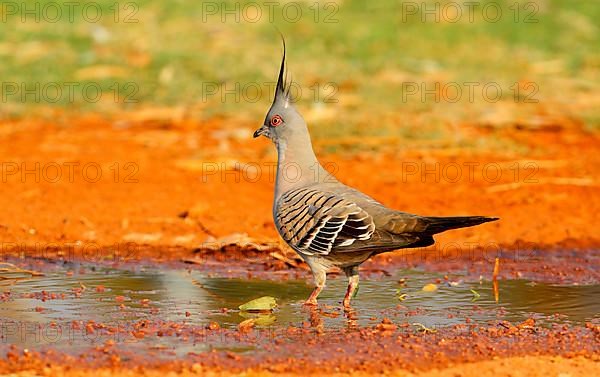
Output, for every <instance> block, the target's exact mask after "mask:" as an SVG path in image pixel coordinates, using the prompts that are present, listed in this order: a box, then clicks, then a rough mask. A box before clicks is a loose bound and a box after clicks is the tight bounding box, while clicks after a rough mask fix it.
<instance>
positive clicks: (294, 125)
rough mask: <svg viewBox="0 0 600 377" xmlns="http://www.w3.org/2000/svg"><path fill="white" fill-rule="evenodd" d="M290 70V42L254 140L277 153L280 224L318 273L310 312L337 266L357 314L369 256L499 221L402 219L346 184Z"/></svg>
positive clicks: (283, 233)
mask: <svg viewBox="0 0 600 377" xmlns="http://www.w3.org/2000/svg"><path fill="white" fill-rule="evenodd" d="M284 71H285V41H284V42H283V58H282V61H281V66H280V68H279V77H278V79H277V86H276V88H275V97H274V100H273V104H272V105H271V108H270V109H269V112H268V113H267V116H266V118H265V121H264V123H263V125H262V126H261V127H260V128H259V129H257V130H256V131H255V132H254V137H255V138H257V137H259V136H265V137H267V138H269V139H270V140H271V141H272V142H273V143H274V144H275V146H276V148H277V154H278V162H277V175H276V181H275V195H274V200H273V218H274V221H275V226H276V228H277V231H278V232H279V234H280V235H281V237H282V238H283V239H284V241H285V242H286V243H287V244H288V245H289V246H290V247H291V248H292V249H294V251H296V252H297V253H298V254H299V255H300V256H301V257H302V259H304V261H305V262H306V263H307V264H308V266H309V267H310V269H311V271H312V273H313V277H314V283H315V288H314V290H313V292H312V293H311V295H310V297H309V298H308V299H307V301H306V302H305V304H306V305H316V304H317V296H318V295H319V293H320V292H321V291H322V290H323V287H324V286H325V281H326V273H327V272H328V271H329V269H330V268H332V267H338V268H340V269H341V270H342V271H344V273H345V274H346V276H347V277H348V288H347V290H346V295H345V297H344V300H343V305H344V307H345V308H350V299H351V298H352V297H353V295H354V293H355V291H356V289H357V287H358V266H359V265H360V264H361V263H363V262H364V261H365V260H367V259H368V258H369V257H371V256H373V255H376V254H380V253H384V252H389V251H393V250H397V249H402V248H415V247H425V246H429V245H432V244H433V243H434V242H435V241H434V239H433V235H434V234H437V233H440V232H444V231H446V230H450V229H457V228H463V227H469V226H474V225H478V224H482V223H485V222H488V221H494V220H497V218H494V217H484V216H461V217H424V216H418V215H413V214H409V213H405V212H400V211H397V210H394V209H390V208H387V207H385V206H384V205H383V204H381V203H379V202H377V201H376V200H374V199H373V198H371V197H369V196H367V195H365V194H363V193H362V192H360V191H358V190H355V189H353V188H351V187H348V186H346V185H344V184H343V183H341V182H339V181H338V180H337V179H335V178H334V177H333V176H332V175H331V174H330V173H329V172H328V171H326V170H325V169H324V168H323V167H322V166H321V164H319V162H318V160H317V158H316V156H315V153H314V152H313V148H312V144H311V140H310V135H309V133H308V128H307V125H306V122H305V121H304V119H303V118H302V115H300V113H299V112H298V110H297V109H296V108H295V106H294V104H293V102H292V99H291V96H290V91H289V88H290V83H289V82H288V81H287V78H286V77H284ZM288 170H293V171H294V173H293V174H292V173H289V172H288ZM286 173H287V174H286ZM290 176H293V177H290Z"/></svg>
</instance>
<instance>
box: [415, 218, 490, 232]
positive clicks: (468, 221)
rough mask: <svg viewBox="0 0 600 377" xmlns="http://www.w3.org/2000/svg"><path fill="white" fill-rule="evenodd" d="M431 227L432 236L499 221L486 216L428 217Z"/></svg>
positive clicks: (429, 228)
mask: <svg viewBox="0 0 600 377" xmlns="http://www.w3.org/2000/svg"><path fill="white" fill-rule="evenodd" d="M426 219H427V222H428V223H429V225H428V226H427V232H431V234H436V233H441V232H445V231H447V230H450V229H458V228H466V227H470V226H475V225H479V224H483V223H487V222H489V221H496V220H498V218H497V217H485V216H458V217H426Z"/></svg>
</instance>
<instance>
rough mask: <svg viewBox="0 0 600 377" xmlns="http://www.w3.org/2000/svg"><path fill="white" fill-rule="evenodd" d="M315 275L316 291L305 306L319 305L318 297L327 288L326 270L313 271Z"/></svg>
mask: <svg viewBox="0 0 600 377" xmlns="http://www.w3.org/2000/svg"><path fill="white" fill-rule="evenodd" d="M313 275H314V278H315V289H314V290H313V291H312V293H311V294H310V296H309V297H308V299H307V300H306V302H304V305H317V296H319V293H321V291H322V290H323V288H324V287H325V280H326V279H327V275H326V273H325V270H323V269H315V270H313Z"/></svg>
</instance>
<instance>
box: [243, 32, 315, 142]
mask: <svg viewBox="0 0 600 377" xmlns="http://www.w3.org/2000/svg"><path fill="white" fill-rule="evenodd" d="M282 39H283V37H282ZM290 87H291V82H290V81H288V80H287V74H286V73H285V40H284V41H283V58H282V59H281V66H280V68H279V77H278V78H277V86H276V87H275V96H274V98H273V104H271V108H270V109H269V112H268V113H267V116H266V117H265V121H264V122H263V125H262V126H261V127H260V128H259V129H257V130H256V131H255V132H254V137H255V138H256V137H259V136H261V135H262V136H265V137H267V138H269V139H271V140H272V141H273V142H274V143H275V144H278V143H279V142H280V141H282V140H286V139H289V138H290V137H291V136H292V135H293V134H299V133H308V129H307V127H306V123H305V122H304V119H303V118H302V116H301V115H300V113H299V112H298V111H297V110H296V108H295V107H294V104H293V102H292V98H291V96H290Z"/></svg>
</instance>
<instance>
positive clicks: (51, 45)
mask: <svg viewBox="0 0 600 377" xmlns="http://www.w3.org/2000/svg"><path fill="white" fill-rule="evenodd" d="M448 2H449V1H444V0H441V1H431V0H429V1H425V0H419V1H415V2H414V3H416V4H421V3H427V4H428V6H430V7H433V6H434V4H435V3H438V4H440V6H442V7H443V6H444V5H445V4H447V3H448ZM459 2H461V3H462V1H459ZM492 2H493V3H495V4H500V5H502V12H503V14H502V17H501V18H500V19H499V21H498V22H486V20H485V19H484V18H483V17H482V9H483V8H484V7H485V6H486V4H488V3H492ZM46 3H48V1H42V2H40V4H41V5H42V6H43V5H44V4H46ZM114 3H115V1H114V0H100V1H96V2H95V4H100V5H101V6H102V12H103V16H102V18H101V19H100V20H99V21H98V22H96V23H92V22H89V21H86V19H84V17H83V16H82V14H81V8H82V6H78V7H77V8H76V10H75V12H74V20H73V22H70V21H69V20H68V18H67V17H66V15H64V14H63V17H61V18H60V20H59V21H58V22H56V23H48V22H44V21H42V22H39V23H37V22H34V21H32V20H31V19H29V20H26V22H22V20H21V18H20V14H18V15H8V14H6V12H5V13H4V14H3V15H2V16H3V17H5V19H4V20H3V21H4V22H0V35H2V37H1V39H0V59H1V62H0V75H1V77H2V78H3V83H7V82H9V83H17V84H19V85H21V84H25V85H29V87H31V85H34V84H35V83H40V85H42V86H43V85H45V84H47V83H52V82H55V83H59V84H61V85H62V84H63V83H65V82H77V83H79V85H80V86H83V85H85V84H94V85H96V84H97V85H99V86H100V87H101V88H102V90H103V96H102V100H100V101H98V102H95V103H90V101H86V100H85V99H84V98H83V96H82V95H81V91H80V90H76V91H75V97H74V99H73V100H71V99H70V98H68V96H66V95H63V96H61V97H60V100H59V101H58V102H57V103H47V101H44V98H42V100H41V101H39V103H38V102H36V101H34V100H31V96H30V97H28V98H25V101H23V98H22V97H21V96H20V95H19V94H16V95H6V93H4V95H5V96H4V97H3V110H2V114H3V115H4V116H17V117H18V116H22V115H24V114H36V112H37V111H40V112H42V111H43V110H44V109H47V108H48V107H59V108H64V109H67V110H68V111H73V112H75V111H98V112H115V111H117V112H118V111H123V110H135V109H137V108H143V107H148V106H185V107H188V108H189V109H190V111H189V112H188V113H189V116H191V117H194V118H198V119H206V118H210V117H215V116H220V117H226V118H233V119H241V120H244V121H247V122H252V121H254V120H255V121H256V123H258V122H260V121H262V119H263V117H264V114H265V112H266V110H267V108H268V106H269V104H270V103H269V99H270V97H271V93H270V92H269V91H268V90H267V89H268V87H267V86H265V84H264V83H265V82H272V81H274V80H275V79H276V73H277V70H278V65H279V60H280V54H281V44H280V39H279V35H278V32H277V29H279V30H281V32H282V33H283V34H284V35H285V37H286V40H287V43H288V58H289V60H288V63H289V69H290V72H291V73H292V76H293V79H294V80H295V81H296V82H297V83H298V84H299V85H301V87H302V88H303V96H302V98H301V99H300V100H299V106H300V108H301V109H302V110H303V111H305V112H311V111H313V110H315V108H316V107H315V103H314V102H315V100H314V96H313V94H314V91H313V90H314V89H309V88H310V87H312V88H315V85H317V86H319V87H320V88H321V94H327V92H326V91H325V92H324V89H323V88H324V85H326V84H327V83H334V85H335V86H336V87H337V88H338V89H337V92H336V94H335V96H334V98H335V99H336V100H337V101H338V102H337V103H331V104H324V108H325V109H326V110H327V111H328V112H327V114H328V115H327V116H322V115H318V114H317V115H314V114H313V115H310V116H308V117H307V118H309V119H311V120H313V122H311V125H312V127H313V129H314V131H315V133H316V135H320V136H323V137H325V136H328V137H329V136H332V137H335V136H336V135H337V136H343V135H347V134H355V135H356V134H357V135H365V136H373V137H377V136H382V135H387V136H389V135H393V136H394V135H395V136H398V137H399V138H423V139H428V138H434V139H441V138H447V137H449V133H451V132H452V131H451V130H452V129H453V127H440V125H439V124H440V122H444V121H445V122H449V123H451V124H453V125H460V124H463V123H486V122H488V123H489V122H492V123H497V124H496V125H499V126H503V125H506V124H511V122H515V121H517V120H520V121H521V122H522V121H523V119H525V122H526V121H527V119H529V118H531V117H532V116H533V115H535V114H540V113H544V114H548V113H549V114H558V115H565V116H568V117H570V118H577V119H580V120H581V121H582V122H584V123H585V125H586V127H587V128H588V129H594V130H595V129H598V126H597V124H595V123H597V122H598V119H600V110H599V109H600V106H598V101H599V99H598V93H599V91H600V83H599V79H598V72H599V68H600V53H599V51H600V50H599V49H598V48H597V46H599V45H600V40H599V39H600V26H599V24H598V21H597V20H598V19H600V7H598V6H597V5H596V4H595V2H594V1H587V0H574V1H573V0H529V1H521V3H522V7H524V6H525V4H528V3H533V4H537V8H528V9H521V10H520V14H519V20H520V22H515V19H514V17H515V13H514V10H513V9H510V8H509V7H510V6H511V4H513V3H514V1H512V0H481V1H480V3H481V6H479V7H477V8H475V9H474V12H473V14H474V21H473V22H469V20H468V16H467V14H466V11H464V13H463V15H462V17H461V18H460V20H459V22H456V23H449V22H431V20H432V16H429V18H428V19H429V22H422V20H421V18H420V17H421V16H420V15H406V17H405V18H404V19H403V9H405V8H403V5H402V4H403V2H401V1H397V0H383V1H377V2H366V1H361V0H351V1H348V0H346V1H339V2H338V3H339V9H338V10H337V11H336V12H335V14H332V12H333V11H334V10H335V8H334V7H332V6H331V5H329V6H328V7H326V4H331V3H327V2H322V3H321V5H320V6H319V7H318V8H317V7H315V6H314V5H313V2H312V1H303V2H297V3H293V4H300V5H301V9H302V17H301V18H300V19H299V20H298V21H297V22H290V20H289V19H285V18H284V17H282V11H283V5H284V4H285V3H281V4H279V5H277V6H275V7H274V8H273V10H274V12H273V15H274V18H273V22H270V21H269V20H268V17H267V14H266V12H267V8H266V7H262V8H261V9H262V11H263V15H262V17H261V18H260V19H259V20H258V22H250V21H252V19H249V18H248V17H245V16H244V14H242V15H241V16H240V22H236V20H235V16H234V15H232V14H229V15H227V19H226V22H222V20H221V13H218V14H216V15H209V14H207V13H206V5H203V3H201V2H199V1H191V0H187V1H186V0H178V1H160V2H158V1H143V0H142V1H140V0H137V1H135V2H133V3H135V4H136V7H135V8H133V7H129V8H127V9H125V8H124V7H125V6H126V5H127V4H130V2H122V3H118V4H119V5H120V8H121V9H120V11H119V15H118V19H117V20H116V21H117V22H115V10H114ZM236 3H237V4H239V5H240V8H241V9H247V10H248V9H251V8H244V6H248V4H250V3H252V2H249V1H242V2H233V1H228V2H223V3H220V2H218V3H214V4H218V6H219V7H223V6H226V7H227V9H235V8H234V7H235V4H236ZM404 3H405V4H407V3H409V2H408V1H404ZM259 4H263V3H261V2H259ZM404 6H406V5H404ZM65 9H66V8H65ZM317 9H318V13H317ZM446 9H449V8H446ZM2 10H4V11H5V10H6V9H4V8H3V9H2ZM63 11H64V9H63ZM134 11H135V14H133V15H132V14H131V13H132V12H134ZM532 11H535V14H533V15H531V12H532ZM291 13H293V12H292V11H291V10H290V14H291ZM127 15H130V16H131V19H130V21H135V20H137V22H125V17H126V16H127ZM245 15H246V16H248V13H246V14H245ZM528 15H530V16H531V17H533V20H535V21H537V22H536V23H525V22H523V20H524V19H525V17H526V16H528ZM327 16H329V21H333V22H325V18H326V17H327ZM29 17H31V16H29ZM315 18H316V19H315ZM315 21H318V22H315ZM99 67H104V68H103V70H101V69H99ZM90 72H92V73H90ZM523 81H530V82H534V83H535V84H536V85H537V88H538V92H537V93H536V95H535V99H537V100H538V101H539V102H538V103H536V104H528V103H522V101H523V98H524V94H523V92H520V97H519V96H518V97H517V98H519V101H520V102H521V103H519V104H518V105H517V106H514V103H515V96H514V91H513V90H512V89H511V86H512V85H514V84H515V83H517V82H523ZM406 82H416V83H418V84H421V83H425V84H426V85H429V87H432V86H433V85H434V84H435V82H439V83H440V84H441V85H444V84H447V83H451V82H456V83H458V84H459V86H461V87H462V88H463V90H465V87H464V83H465V82H478V83H481V85H483V84H486V83H490V82H493V83H498V84H499V85H500V86H501V88H502V91H503V96H502V98H501V99H500V100H499V101H498V102H496V103H489V102H486V101H485V100H484V99H483V97H482V95H481V92H480V91H477V90H476V92H475V97H474V101H469V100H468V99H467V95H466V93H463V95H462V96H461V100H460V101H458V102H457V103H451V102H449V101H447V100H444V99H441V100H440V101H435V100H433V97H432V96H428V97H427V98H426V101H422V100H421V99H420V97H419V96H418V95H417V96H410V97H407V98H406V100H403V94H402V92H403V88H404V87H403V83H406ZM128 83H133V84H134V85H135V87H134V88H135V89H136V90H135V92H134V91H133V90H132V89H131V88H132V87H131V85H130V86H129V89H130V90H125V85H127V84H128ZM203 83H211V84H212V83H216V84H218V85H223V86H224V87H225V88H227V89H229V90H233V91H235V85H236V83H237V85H239V86H240V88H244V87H247V88H249V85H259V86H260V88H261V91H262V96H260V99H259V100H257V101H249V100H247V98H246V97H245V96H244V95H243V94H242V95H240V96H239V99H236V98H235V95H234V94H228V95H227V96H226V97H225V100H223V99H222V98H221V95H220V94H221V93H222V91H220V92H219V93H218V94H216V95H209V96H207V95H206V93H203V88H204V87H203ZM4 85H6V84H4ZM115 85H117V86H118V88H119V89H118V93H119V96H118V98H117V99H116V100H115V94H114V93H115V88H116V87H115ZM404 85H405V84H404ZM5 89H6V88H5V87H4V86H3V88H2V90H3V91H5ZM526 94H527V93H525V95H526ZM128 95H129V96H130V99H132V100H133V102H131V101H130V102H128V103H125V102H124V101H123V99H124V98H125V97H127V96H128ZM322 97H323V96H321V100H322V99H323V98H322ZM314 112H316V110H315V111H314ZM495 113H502V114H503V115H502V116H498V117H496V118H495V117H494V115H493V114H495ZM490 114H492V115H491V116H490ZM313 123H314V124H313ZM406 124H413V125H416V126H419V127H421V128H419V129H420V130H422V132H419V131H418V130H417V131H414V132H407V131H406V128H405V127H403V125H406ZM409 129H410V130H415V127H411V128H409Z"/></svg>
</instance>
